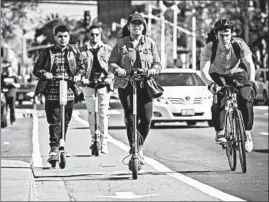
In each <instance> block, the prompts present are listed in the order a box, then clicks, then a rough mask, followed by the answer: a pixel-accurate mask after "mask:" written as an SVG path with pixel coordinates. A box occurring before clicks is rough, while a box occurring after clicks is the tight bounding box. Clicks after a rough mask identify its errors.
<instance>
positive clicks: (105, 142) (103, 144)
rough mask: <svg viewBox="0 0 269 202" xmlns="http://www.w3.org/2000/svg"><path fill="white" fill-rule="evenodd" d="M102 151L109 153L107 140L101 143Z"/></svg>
mask: <svg viewBox="0 0 269 202" xmlns="http://www.w3.org/2000/svg"><path fill="white" fill-rule="evenodd" d="M101 153H103V154H108V147H107V141H102V144H101Z"/></svg>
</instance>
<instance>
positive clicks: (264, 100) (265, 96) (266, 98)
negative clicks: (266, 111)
mask: <svg viewBox="0 0 269 202" xmlns="http://www.w3.org/2000/svg"><path fill="white" fill-rule="evenodd" d="M263 104H264V105H267V104H268V97H267V94H266V92H263Z"/></svg>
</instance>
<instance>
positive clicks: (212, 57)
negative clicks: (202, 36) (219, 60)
mask: <svg viewBox="0 0 269 202" xmlns="http://www.w3.org/2000/svg"><path fill="white" fill-rule="evenodd" d="M212 44H213V45H212V49H211V51H212V53H211V60H210V64H212V63H213V62H214V60H215V57H216V52H217V47H218V41H212Z"/></svg>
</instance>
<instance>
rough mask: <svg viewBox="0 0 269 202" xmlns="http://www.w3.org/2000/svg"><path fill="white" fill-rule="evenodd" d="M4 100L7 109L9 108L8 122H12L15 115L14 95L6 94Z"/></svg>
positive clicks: (14, 119)
mask: <svg viewBox="0 0 269 202" xmlns="http://www.w3.org/2000/svg"><path fill="white" fill-rule="evenodd" d="M6 101H7V109H8V108H9V114H10V123H11V124H12V123H13V122H15V121H16V117H15V101H16V97H8V96H6Z"/></svg>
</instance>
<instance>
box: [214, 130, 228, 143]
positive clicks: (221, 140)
mask: <svg viewBox="0 0 269 202" xmlns="http://www.w3.org/2000/svg"><path fill="white" fill-rule="evenodd" d="M215 141H216V143H226V142H227V140H226V138H225V136H224V130H222V131H216V138H215Z"/></svg>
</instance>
